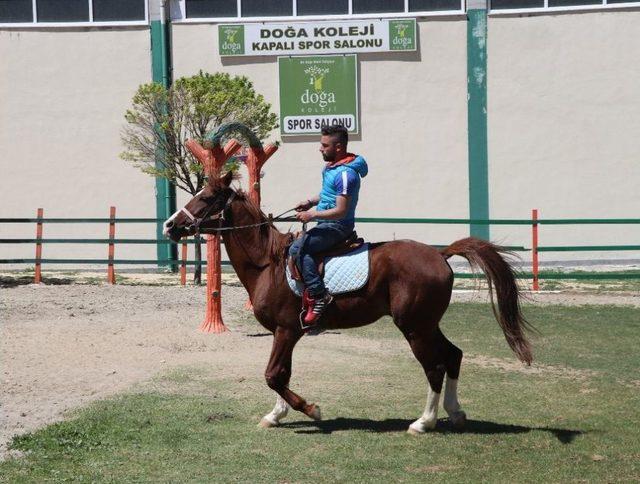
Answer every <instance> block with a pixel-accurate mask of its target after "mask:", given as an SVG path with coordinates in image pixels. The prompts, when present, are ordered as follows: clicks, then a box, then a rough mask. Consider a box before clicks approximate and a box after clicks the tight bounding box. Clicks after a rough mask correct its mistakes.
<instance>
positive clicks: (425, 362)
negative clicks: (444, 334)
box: [404, 331, 445, 435]
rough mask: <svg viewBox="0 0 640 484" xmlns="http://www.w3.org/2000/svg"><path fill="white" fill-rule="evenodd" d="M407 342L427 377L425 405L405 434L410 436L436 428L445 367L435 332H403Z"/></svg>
mask: <svg viewBox="0 0 640 484" xmlns="http://www.w3.org/2000/svg"><path fill="white" fill-rule="evenodd" d="M404 336H405V338H407V341H409V345H410V346H411V351H413V354H414V355H415V357H416V359H417V360H418V361H419V362H420V364H421V365H422V368H423V369H424V372H425V374H426V376H427V380H428V383H429V384H428V387H427V405H426V407H425V409H424V413H423V414H422V416H421V417H420V418H419V419H418V420H416V421H415V422H413V423H412V424H411V425H410V426H409V429H408V430H407V432H409V433H410V434H414V435H417V434H423V433H425V432H426V431H427V430H432V429H434V428H435V427H436V422H437V421H438V404H439V403H440V393H441V392H442V384H443V382H444V375H445V365H444V364H442V351H441V345H440V344H439V343H440V341H439V338H438V335H437V332H436V331H431V332H430V333H425V332H420V331H407V332H404Z"/></svg>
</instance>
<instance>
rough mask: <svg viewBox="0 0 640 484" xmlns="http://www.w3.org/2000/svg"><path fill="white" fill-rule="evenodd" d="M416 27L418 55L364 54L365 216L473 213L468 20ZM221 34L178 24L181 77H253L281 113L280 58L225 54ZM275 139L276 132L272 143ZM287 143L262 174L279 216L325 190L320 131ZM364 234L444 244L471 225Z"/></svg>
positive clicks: (177, 71)
mask: <svg viewBox="0 0 640 484" xmlns="http://www.w3.org/2000/svg"><path fill="white" fill-rule="evenodd" d="M418 26H419V33H418V36H419V41H420V45H419V50H418V52H411V53H376V54H360V55H358V64H359V69H358V78H359V85H360V119H361V133H360V134H359V135H355V136H352V141H351V142H350V144H349V148H350V150H352V151H354V152H357V153H361V154H362V155H363V156H364V157H365V158H366V159H367V162H368V163H369V167H370V174H369V175H368V176H367V177H366V178H365V179H364V181H363V185H362V189H361V198H360V203H359V209H358V216H361V217H459V218H465V217H468V213H469V209H468V179H467V144H466V122H467V121H466V119H467V112H466V109H467V103H466V92H467V91H466V89H467V87H466V52H465V45H466V24H465V22H464V21H460V20H449V21H419V22H418ZM217 32H218V29H217V25H211V24H199V25H194V24H174V25H173V29H172V40H173V54H174V61H173V62H174V76H175V77H176V78H177V77H180V76H190V75H194V74H196V73H197V72H198V71H199V70H200V69H203V70H205V71H210V72H215V71H223V72H229V73H230V74H233V75H245V76H248V77H249V78H250V79H251V80H252V81H253V83H254V86H255V88H256V90H257V91H258V92H260V93H262V94H263V95H264V96H265V98H266V99H267V101H268V102H270V103H271V104H272V105H273V109H274V110H275V111H276V112H277V111H278V102H279V100H278V96H279V93H278V64H277V57H237V58H223V59H221V58H220V56H219V55H218V53H217V45H218V37H217ZM278 139H280V135H279V132H278V131H276V132H274V133H273V137H272V140H278ZM281 141H282V145H281V146H280V149H279V150H278V152H277V153H276V154H275V155H274V157H273V158H272V159H270V160H269V161H268V162H267V164H266V165H265V168H264V173H265V176H264V178H263V181H262V195H263V204H264V207H263V208H264V210H265V211H267V212H272V213H274V214H277V213H281V212H283V211H284V210H286V209H288V208H291V207H292V206H294V205H295V204H296V203H297V202H298V201H300V200H301V199H306V198H307V197H309V196H310V195H313V194H317V193H318V192H319V190H320V170H321V168H322V158H321V156H320V154H319V151H318V148H319V137H318V136H303V137H284V138H283V139H282V140H281ZM245 180H246V177H245ZM241 183H242V182H241ZM178 200H179V202H178V204H180V200H181V198H180V197H179V199H178ZM287 227H288V226H287ZM287 227H285V228H287ZM358 231H359V232H360V233H362V234H363V235H366V236H367V237H368V238H371V239H373V240H388V239H392V238H394V237H395V238H404V237H411V238H417V239H419V240H422V241H425V242H431V243H436V244H437V243H444V242H448V241H450V240H453V239H454V238H455V237H459V236H463V235H464V234H466V233H467V228H466V227H464V226H425V225H422V226H411V225H400V224H399V225H395V226H389V225H381V224H376V225H373V224H367V225H365V224H360V225H359V227H358Z"/></svg>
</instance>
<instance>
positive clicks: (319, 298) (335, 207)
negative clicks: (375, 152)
mask: <svg viewBox="0 0 640 484" xmlns="http://www.w3.org/2000/svg"><path fill="white" fill-rule="evenodd" d="M348 141H349V135H348V133H347V129H346V128H345V127H344V126H339V125H334V126H329V127H325V128H323V129H322V137H321V138H320V153H322V159H323V160H324V161H325V162H326V164H325V167H324V168H323V170H322V191H321V192H320V195H316V196H313V197H311V198H309V199H308V200H305V201H303V202H300V203H299V204H298V205H297V206H296V211H298V214H297V215H296V217H297V218H298V220H300V221H301V222H303V223H307V222H309V221H312V220H315V221H317V222H318V224H317V225H316V226H315V227H314V228H312V229H311V230H309V231H308V232H306V233H305V234H304V235H303V236H302V237H300V238H299V239H297V240H296V241H295V242H294V243H293V244H292V245H291V248H290V249H289V255H291V257H293V258H294V260H295V261H296V265H297V267H298V270H299V271H300V274H301V275H302V279H303V281H304V285H305V287H306V291H307V296H308V298H309V299H310V300H311V302H310V304H309V308H308V311H307V314H306V315H305V317H304V323H305V324H306V325H312V324H315V323H316V322H317V321H318V320H319V319H320V317H321V316H322V313H323V312H324V310H325V309H326V307H327V306H328V305H329V304H330V303H331V301H332V297H331V295H330V294H329V293H328V292H327V289H326V288H325V285H324V282H323V280H322V277H321V276H320V274H319V273H318V267H317V263H316V260H315V257H314V256H316V255H317V254H319V253H321V252H325V251H327V250H329V249H332V248H333V247H335V246H337V245H338V244H340V243H342V242H344V241H345V240H347V239H348V238H349V236H350V235H351V234H352V233H353V229H354V224H355V212H356V205H357V204H358V192H359V191H360V178H361V177H364V176H366V175H367V172H368V167H367V162H366V161H365V160H364V158H363V157H362V156H359V155H354V154H352V153H348V152H347V143H348ZM312 207H315V208H312Z"/></svg>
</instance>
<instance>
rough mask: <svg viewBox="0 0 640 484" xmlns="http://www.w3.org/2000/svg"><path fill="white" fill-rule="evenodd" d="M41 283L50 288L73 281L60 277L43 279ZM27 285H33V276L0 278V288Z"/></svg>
mask: <svg viewBox="0 0 640 484" xmlns="http://www.w3.org/2000/svg"><path fill="white" fill-rule="evenodd" d="M42 283H43V284H44V285H50V286H62V285H66V284H73V280H72V279H66V278H62V277H43V278H42ZM29 284H33V276H14V277H6V276H0V287H2V288H10V287H17V286H27V285H29Z"/></svg>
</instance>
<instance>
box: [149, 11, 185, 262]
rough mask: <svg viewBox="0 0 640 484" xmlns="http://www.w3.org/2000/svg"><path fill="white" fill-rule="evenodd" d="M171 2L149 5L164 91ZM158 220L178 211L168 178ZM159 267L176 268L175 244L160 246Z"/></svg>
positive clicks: (156, 70)
mask: <svg viewBox="0 0 640 484" xmlns="http://www.w3.org/2000/svg"><path fill="white" fill-rule="evenodd" d="M167 9H168V2H167V1H166V0H151V1H150V2H149V16H150V19H151V71H152V79H153V82H157V83H159V84H162V85H163V86H164V87H165V88H168V87H169V86H171V70H172V67H171V44H170V38H171V37H170V30H169V29H170V19H168V18H167V14H166V13H167ZM164 156H165V153H164V152H163V151H162V150H161V149H160V148H158V149H157V150H156V168H158V169H161V168H162V163H161V161H160V160H161V159H162V158H163V157H164ZM155 192H156V218H158V219H161V220H166V219H167V218H169V217H170V216H171V214H173V213H174V212H175V211H176V187H175V186H174V185H173V184H172V183H171V182H169V180H167V179H166V178H160V177H156V187H155ZM156 238H158V239H161V238H163V235H162V222H158V223H157V224H156ZM156 251H157V256H158V266H159V267H166V266H170V267H171V270H172V271H176V270H177V265H175V264H169V263H168V262H170V261H175V260H177V258H178V257H177V256H178V252H177V246H176V245H175V244H160V243H159V244H157V246H156Z"/></svg>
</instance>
